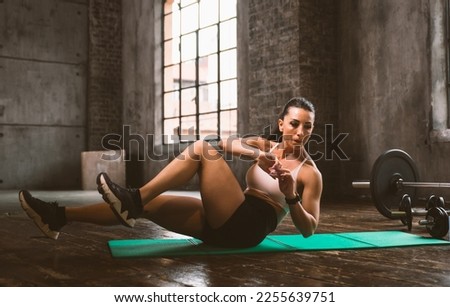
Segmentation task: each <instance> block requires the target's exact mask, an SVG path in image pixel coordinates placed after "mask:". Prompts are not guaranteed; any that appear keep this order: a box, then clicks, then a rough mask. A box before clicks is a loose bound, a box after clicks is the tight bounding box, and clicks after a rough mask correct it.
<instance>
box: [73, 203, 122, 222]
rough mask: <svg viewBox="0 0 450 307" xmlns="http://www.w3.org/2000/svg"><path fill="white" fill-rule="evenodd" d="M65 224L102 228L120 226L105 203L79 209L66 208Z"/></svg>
mask: <svg viewBox="0 0 450 307" xmlns="http://www.w3.org/2000/svg"><path fill="white" fill-rule="evenodd" d="M66 220H67V222H84V223H92V224H98V225H103V226H113V225H120V222H119V220H117V218H116V216H115V215H114V213H113V212H112V211H111V208H110V206H109V205H108V204H107V203H98V204H93V205H88V206H81V207H66Z"/></svg>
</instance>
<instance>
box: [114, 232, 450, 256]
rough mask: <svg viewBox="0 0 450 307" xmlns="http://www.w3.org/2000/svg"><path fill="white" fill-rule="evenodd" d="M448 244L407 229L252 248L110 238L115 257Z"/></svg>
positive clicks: (276, 238) (274, 239) (291, 239)
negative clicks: (412, 232) (415, 233)
mask: <svg viewBox="0 0 450 307" xmlns="http://www.w3.org/2000/svg"><path fill="white" fill-rule="evenodd" d="M446 244H450V242H449V241H445V240H439V239H434V238H431V237H422V236H418V235H413V234H410V233H406V232H403V231H369V232H347V233H324V234H315V235H313V236H311V237H309V238H306V239H305V238H303V237H302V236H301V235H298V234H290V235H269V236H267V237H266V239H264V241H263V242H261V243H260V244H259V245H257V246H255V247H249V248H220V247H213V246H209V245H206V244H203V243H202V242H201V241H200V240H197V239H193V238H186V239H131V240H110V241H109V242H108V245H109V248H110V250H111V254H112V256H113V257H115V258H130V257H163V256H187V255H226V254H249V253H275V252H292V251H321V250H343V249H363V248H387V247H405V246H419V245H446Z"/></svg>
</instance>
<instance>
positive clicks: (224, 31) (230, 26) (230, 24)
mask: <svg viewBox="0 0 450 307" xmlns="http://www.w3.org/2000/svg"><path fill="white" fill-rule="evenodd" d="M234 47H236V18H233V19H231V20H229V21H226V22H224V23H221V24H220V50H225V49H229V48H234Z"/></svg>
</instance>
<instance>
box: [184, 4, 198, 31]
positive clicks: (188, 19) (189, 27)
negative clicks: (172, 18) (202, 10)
mask: <svg viewBox="0 0 450 307" xmlns="http://www.w3.org/2000/svg"><path fill="white" fill-rule="evenodd" d="M197 28H198V4H193V5H189V6H188V7H185V8H182V9H181V34H185V33H189V32H192V31H195V30H197Z"/></svg>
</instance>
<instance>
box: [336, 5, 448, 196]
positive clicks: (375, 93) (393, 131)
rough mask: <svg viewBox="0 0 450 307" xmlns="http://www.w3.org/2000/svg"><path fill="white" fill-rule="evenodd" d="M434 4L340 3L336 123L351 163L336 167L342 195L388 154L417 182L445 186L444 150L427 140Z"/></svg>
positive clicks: (428, 134)
mask: <svg viewBox="0 0 450 307" xmlns="http://www.w3.org/2000/svg"><path fill="white" fill-rule="evenodd" d="M438 1H439V0H438ZM438 1H435V2H434V3H432V5H431V7H430V3H431V2H430V1H426V0H414V1H411V0H385V1H379V0H367V1H358V0H349V1H342V2H339V21H340V26H339V33H340V38H339V43H338V44H339V47H338V49H339V51H340V52H339V54H340V59H339V65H340V66H339V71H340V73H339V74H338V78H339V82H338V86H339V118H340V127H341V130H342V131H347V132H349V133H350V135H349V141H348V142H346V143H345V145H346V146H345V150H346V152H347V153H348V154H349V156H350V157H351V161H349V162H346V163H342V169H341V170H342V172H341V174H342V179H343V182H342V189H343V193H342V194H344V195H345V194H346V195H354V194H355V193H358V191H354V190H353V189H352V188H351V181H352V180H354V179H362V178H369V174H370V170H371V167H372V164H373V162H374V161H375V159H376V158H377V157H378V156H379V155H380V154H382V153H383V152H384V151H386V150H388V149H391V148H400V149H403V150H405V151H407V152H408V153H409V154H410V155H411V156H412V157H413V159H414V160H415V161H416V164H417V166H418V170H419V173H420V174H421V177H422V179H424V180H427V181H449V180H450V174H449V173H448V171H447V169H446V167H445V165H447V163H448V162H447V160H448V156H449V153H450V144H448V143H436V142H433V141H432V140H430V130H431V129H432V125H433V120H432V118H431V105H432V100H433V97H432V86H431V85H432V79H433V71H432V67H431V58H430V56H431V55H432V49H431V48H432V47H431V46H432V44H431V41H432V31H431V29H430V27H431V25H432V24H433V22H434V19H435V16H433V5H435V4H436V3H438ZM442 3H443V1H442ZM441 12H442V10H441ZM435 47H436V46H435ZM441 47H442V46H441ZM441 65H445V62H444V63H441ZM440 192H442V190H441V191H440ZM361 193H362V192H361ZM427 193H430V192H429V191H428V192H427Z"/></svg>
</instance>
